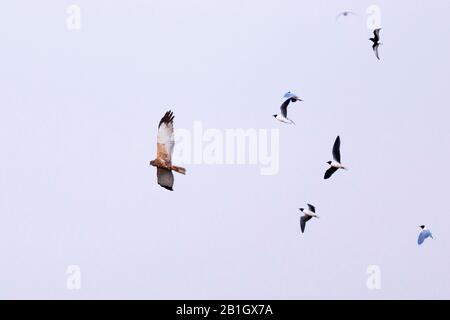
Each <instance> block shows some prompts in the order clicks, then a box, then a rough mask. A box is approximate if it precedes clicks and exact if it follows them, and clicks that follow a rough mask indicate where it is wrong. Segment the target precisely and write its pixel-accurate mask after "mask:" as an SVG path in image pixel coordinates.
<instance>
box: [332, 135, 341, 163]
mask: <svg viewBox="0 0 450 320" xmlns="http://www.w3.org/2000/svg"><path fill="white" fill-rule="evenodd" d="M340 148H341V138H340V137H339V136H337V138H336V141H334V145H333V158H334V160H336V161H337V162H339V163H341V151H340Z"/></svg>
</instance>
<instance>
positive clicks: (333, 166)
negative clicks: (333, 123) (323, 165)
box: [324, 136, 346, 179]
mask: <svg viewBox="0 0 450 320" xmlns="http://www.w3.org/2000/svg"><path fill="white" fill-rule="evenodd" d="M340 148H341V138H339V136H337V138H336V141H334V145H333V161H328V162H327V163H328V164H329V165H330V168H329V169H328V170H327V171H326V172H325V176H324V179H328V178H329V177H331V176H332V175H333V173H335V172H336V171H337V170H338V169H346V168H345V167H344V166H343V165H342V164H341V151H340Z"/></svg>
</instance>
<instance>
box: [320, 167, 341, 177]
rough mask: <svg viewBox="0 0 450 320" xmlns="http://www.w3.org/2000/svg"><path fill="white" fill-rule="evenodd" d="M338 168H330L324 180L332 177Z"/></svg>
mask: <svg viewBox="0 0 450 320" xmlns="http://www.w3.org/2000/svg"><path fill="white" fill-rule="evenodd" d="M337 169H338V168H336V167H330V169H328V170H327V171H325V176H324V177H323V178H324V179H328V178H329V177H331V176H332V175H333V173H335V172H336V170H337Z"/></svg>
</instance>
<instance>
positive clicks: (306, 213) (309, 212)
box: [299, 203, 319, 233]
mask: <svg viewBox="0 0 450 320" xmlns="http://www.w3.org/2000/svg"><path fill="white" fill-rule="evenodd" d="M299 210H300V211H301V212H303V216H301V218H300V229H301V230H302V233H304V232H305V226H306V222H308V221H309V220H310V219H311V218H313V217H314V218H319V216H318V215H317V214H316V208H315V207H314V206H313V205H311V204H309V203H308V209H304V208H299Z"/></svg>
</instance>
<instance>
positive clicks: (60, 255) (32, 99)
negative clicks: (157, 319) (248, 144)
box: [0, 0, 450, 299]
mask: <svg viewBox="0 0 450 320" xmlns="http://www.w3.org/2000/svg"><path fill="white" fill-rule="evenodd" d="M73 3H75V4H77V5H79V6H80V8H81V29H80V30H69V29H68V28H67V26H66V19H67V17H68V14H67V13H66V9H67V7H68V6H69V5H70V4H73ZM372 4H377V5H378V6H379V8H380V9H381V26H382V30H381V37H382V42H383V43H384V45H383V46H381V47H380V57H381V61H378V60H377V59H376V58H375V56H374V54H373V52H372V50H371V43H370V41H369V40H368V38H369V37H370V36H371V31H370V30H369V29H368V28H367V25H366V20H367V18H368V15H367V14H366V9H367V7H369V6H370V5H372ZM342 10H352V11H354V12H355V13H357V15H356V16H349V17H346V18H343V19H340V20H339V21H338V22H336V20H335V17H336V15H337V14H338V13H339V12H340V11H342ZM449 14H450V2H449V1H447V0H439V1H438V0H435V1H428V2H427V1H419V0H415V1H412V0H408V1H406V0H405V1H377V2H373V1H365V0H364V1H361V0H358V1H356V0H354V1H333V0H327V1H324V0H322V1H294V0H291V1H288V0H277V1H267V0H264V1H257V0H228V1H206V0H189V1H181V0H178V1H168V0H156V1H150V0H148V1H144V0H140V1H138V0H130V1H111V0H108V1H106V0H96V1H87V0H79V1H76V2H69V1H60V0H52V1H50V0H46V1H33V2H31V1H25V0H19V1H8V2H4V3H2V5H1V10H0V39H1V42H2V45H1V53H0V56H1V59H0V85H1V88H2V90H1V93H0V110H1V113H0V115H1V116H0V146H1V160H0V164H1V165H0V259H1V263H0V298H6V299H14V298H33V299H35V298H43V299H53V298H61V299H81V298H87V299H97V298H106V299H107V298H137V299H216V298H226V299H312V298H324V299H331V298H338V299H348V298H359V299H382V298H385V299H390V298H407V299H409V298H424V299H428V298H446V299H449V298H450V273H449V272H448V270H450V258H449V252H450V211H449V209H448V197H449V190H450V171H449V169H448V164H449V163H450V148H449V147H450V129H449V119H450V108H449V107H450V106H449V103H448V94H449V83H450V82H449V75H450V67H449V66H450V64H449V62H448V58H449V57H450V46H449V44H448V40H449V39H450V20H449V18H448V16H449ZM288 90H292V91H294V92H295V93H297V94H298V95H299V96H300V97H301V98H302V99H303V100H304V102H300V103H299V102H297V103H295V104H293V105H292V106H290V107H289V116H290V117H291V118H292V119H293V120H294V121H295V122H296V124H297V125H296V126H288V125H284V124H281V123H279V122H277V121H276V120H275V119H274V118H273V117H272V115H273V114H275V113H277V112H278V111H279V105H280V104H281V103H282V101H283V100H282V96H283V94H284V93H285V92H286V91H288ZM169 108H170V109H172V110H173V111H174V113H175V126H176V127H177V128H185V129H189V130H191V129H192V128H193V125H194V122H195V121H201V122H202V125H203V126H204V128H214V129H218V130H221V131H224V130H225V129H230V128H241V129H251V128H253V129H267V130H270V129H279V134H280V149H279V160H280V164H279V165H280V166H279V172H278V174H276V175H261V174H260V169H259V167H258V166H255V165H205V164H203V165H202V164H191V165H190V164H186V165H184V166H185V167H186V168H187V175H186V176H180V175H176V177H175V179H176V180H175V186H174V189H175V191H174V192H169V191H167V190H165V189H163V188H161V187H159V186H158V185H157V183H156V173H155V168H153V167H149V165H148V162H149V160H151V159H153V158H154V157H155V153H156V133H157V125H158V122H159V120H160V118H161V117H162V115H163V114H164V112H165V111H166V110H168V109H169ZM337 135H340V136H341V140H342V146H341V152H342V161H343V163H345V164H347V165H348V167H349V170H348V171H343V172H337V173H336V174H335V175H334V176H333V177H332V178H331V179H330V180H327V181H325V180H323V174H324V171H325V170H326V169H327V164H326V161H328V160H331V148H332V145H333V142H334V139H335V138H336V136H337ZM306 203H312V204H314V205H315V206H316V208H317V213H318V214H319V215H320V216H321V218H320V219H317V220H311V221H310V222H308V224H307V227H306V232H305V233H304V234H301V233H300V230H299V217H300V215H299V211H298V208H299V207H304V206H305V205H306ZM421 224H425V225H427V226H428V227H429V228H430V229H431V231H432V232H433V234H434V235H435V239H434V240H433V239H427V240H426V241H425V243H424V244H423V245H422V246H420V247H419V246H418V245H417V236H418V233H419V225H421ZM69 265H77V266H79V267H80V270H81V288H80V290H68V288H67V287H66V281H67V277H68V275H67V274H66V269H67V267H68V266H69ZM370 265H377V266H379V268H380V271H381V278H380V280H381V288H380V289H379V290H369V289H368V288H367V286H366V282H367V279H368V277H369V275H368V274H367V268H368V266H370Z"/></svg>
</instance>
